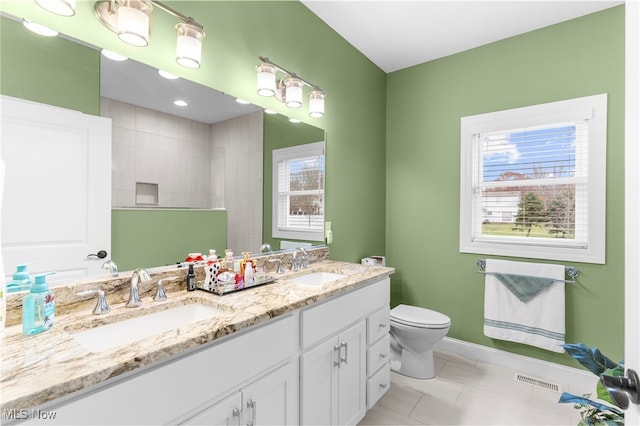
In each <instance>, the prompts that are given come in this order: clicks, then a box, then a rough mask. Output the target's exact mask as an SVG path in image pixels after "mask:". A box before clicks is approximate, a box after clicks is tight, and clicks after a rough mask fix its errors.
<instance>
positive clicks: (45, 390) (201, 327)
mask: <svg viewBox="0 0 640 426" xmlns="http://www.w3.org/2000/svg"><path fill="white" fill-rule="evenodd" d="M393 272H394V270H393V268H386V267H379V266H363V265H359V264H352V263H345V262H335V261H328V260H323V261H320V262H317V263H313V264H310V265H309V268H308V269H306V270H303V271H299V272H295V273H294V272H288V273H286V274H284V275H281V276H279V277H278V280H277V281H276V282H275V283H273V284H268V285H264V286H261V287H256V288H252V289H248V290H245V291H241V292H238V293H234V294H229V295H225V296H218V295H214V294H211V293H206V292H201V291H197V292H187V291H185V290H184V288H182V289H179V288H178V289H176V290H175V291H169V292H168V293H167V294H168V296H169V299H168V300H167V301H164V302H152V301H151V299H150V298H149V297H146V298H144V297H143V299H144V305H143V307H142V308H134V309H127V308H124V306H123V304H122V305H121V304H118V305H112V311H111V312H110V313H109V314H107V315H105V316H96V315H91V312H90V310H86V309H84V310H83V311H81V312H77V311H73V312H69V313H65V314H64V315H60V316H59V318H58V322H57V323H56V325H55V326H54V328H53V329H52V330H50V331H48V332H45V333H42V334H40V335H37V336H23V335H21V333H20V326H19V325H14V326H11V327H8V328H7V329H6V330H5V333H4V336H3V340H2V347H3V351H2V389H3V401H2V412H3V421H4V422H8V423H21V422H24V423H25V424H27V423H28V424H82V425H89V424H254V425H259V424H282V425H286V424H356V423H357V422H358V421H359V420H361V419H362V418H363V417H364V415H365V413H366V410H367V409H368V408H370V407H371V406H372V405H373V404H374V403H375V402H376V401H377V400H378V398H379V397H380V396H381V395H382V394H383V393H384V392H385V391H386V390H387V389H388V386H389V364H388V359H389V340H388V339H389V337H388V330H389V282H390V281H389V275H390V274H391V273H393ZM323 274H324V275H323ZM335 274H340V275H339V276H338V278H333V277H332V281H328V282H322V280H320V281H314V280H311V281H309V280H305V276H306V277H307V278H309V277H321V278H322V277H326V276H327V275H335ZM325 279H326V278H325ZM304 282H306V283H304ZM303 283H304V284H303ZM190 304H191V305H193V304H198V305H202V306H209V307H212V308H215V310H216V311H215V313H214V314H211V315H212V316H210V317H208V318H206V319H204V320H200V321H196V322H194V323H191V324H188V325H184V326H180V327H178V328H176V329H171V330H169V331H166V332H163V333H161V334H156V335H152V336H148V337H144V338H142V339H139V340H136V341H133V342H130V343H127V344H125V345H121V346H117V347H111V348H106V349H94V350H93V352H92V351H90V350H88V349H87V348H86V347H85V346H83V344H81V343H79V340H78V339H77V338H75V337H74V335H75V333H77V332H81V331H86V330H87V329H91V328H92V327H93V328H98V327H101V326H104V325H105V324H108V323H109V321H110V320H109V318H108V317H109V316H111V318H113V320H111V321H120V320H125V319H126V318H130V317H132V316H135V315H141V314H146V313H145V312H144V311H140V312H132V311H136V310H137V309H143V310H144V309H148V310H149V312H150V313H154V311H167V312H168V311H169V310H172V309H174V308H175V307H176V306H181V305H190Z"/></svg>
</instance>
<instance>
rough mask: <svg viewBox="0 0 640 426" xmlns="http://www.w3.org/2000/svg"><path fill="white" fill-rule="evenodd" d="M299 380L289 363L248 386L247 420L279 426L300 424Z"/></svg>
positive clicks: (245, 400) (245, 392)
mask: <svg viewBox="0 0 640 426" xmlns="http://www.w3.org/2000/svg"><path fill="white" fill-rule="evenodd" d="M296 382H297V375H296V370H295V367H294V365H293V364H291V363H288V364H286V365H284V366H282V367H280V368H278V369H277V370H275V371H274V372H272V373H269V374H268V375H266V376H265V377H263V378H261V379H259V380H258V381H256V382H254V383H252V384H250V385H249V386H247V387H246V388H244V389H243V390H242V402H243V404H244V407H243V413H244V414H243V420H244V423H245V424H253V425H278V426H286V425H295V424H298V422H299V416H298V415H297V414H298V411H297V410H296V399H297V398H298V389H297V386H296Z"/></svg>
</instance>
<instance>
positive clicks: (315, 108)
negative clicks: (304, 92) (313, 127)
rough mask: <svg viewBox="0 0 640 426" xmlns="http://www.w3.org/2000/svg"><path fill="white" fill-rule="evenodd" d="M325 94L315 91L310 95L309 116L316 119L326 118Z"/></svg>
mask: <svg viewBox="0 0 640 426" xmlns="http://www.w3.org/2000/svg"><path fill="white" fill-rule="evenodd" d="M324 96H325V94H324V92H323V91H322V90H313V91H312V92H311V93H309V115H310V116H311V117H314V118H320V117H323V116H324Z"/></svg>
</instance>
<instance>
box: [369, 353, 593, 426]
mask: <svg viewBox="0 0 640 426" xmlns="http://www.w3.org/2000/svg"><path fill="white" fill-rule="evenodd" d="M435 362H436V377H435V378H433V379H431V380H416V379H412V378H409V377H406V376H402V375H400V374H397V373H393V372H392V373H391V388H390V389H389V391H388V392H387V393H386V394H385V395H384V396H383V397H382V398H381V399H380V400H379V401H378V403H377V404H376V405H375V406H374V407H373V408H372V409H371V410H369V411H368V412H367V415H366V417H365V418H364V419H362V421H361V422H360V423H359V425H362V426H364V425H577V424H578V422H579V421H580V414H579V412H578V410H576V409H574V408H573V404H559V403H558V402H557V401H558V399H559V398H560V393H558V392H554V391H551V390H546V389H541V388H539V387H535V386H533V385H529V384H524V383H520V382H516V381H515V380H514V373H515V371H514V370H511V369H509V368H504V367H500V366H497V365H492V364H486V363H483V362H481V361H471V360H467V359H464V358H461V357H459V356H456V355H450V354H444V353H437V354H436V358H435ZM563 390H564V391H567V392H571V393H574V394H578V395H580V394H582V393H585V392H589V390H588V389H587V390H584V389H563Z"/></svg>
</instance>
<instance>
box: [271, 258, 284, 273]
mask: <svg viewBox="0 0 640 426" xmlns="http://www.w3.org/2000/svg"><path fill="white" fill-rule="evenodd" d="M269 263H275V264H276V273H277V274H284V266H283V265H282V259H269Z"/></svg>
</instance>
